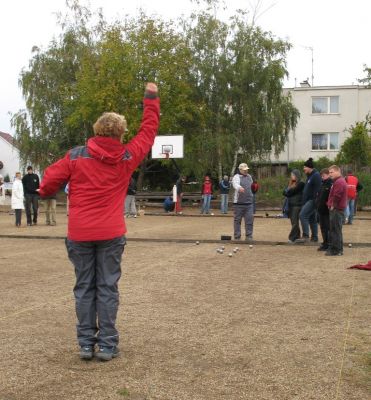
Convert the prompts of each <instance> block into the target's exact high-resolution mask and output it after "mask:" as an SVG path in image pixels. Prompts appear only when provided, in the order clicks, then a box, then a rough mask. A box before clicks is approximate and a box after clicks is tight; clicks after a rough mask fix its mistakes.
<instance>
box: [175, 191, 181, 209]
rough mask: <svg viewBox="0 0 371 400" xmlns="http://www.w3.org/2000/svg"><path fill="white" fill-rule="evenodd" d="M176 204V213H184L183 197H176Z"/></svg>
mask: <svg viewBox="0 0 371 400" xmlns="http://www.w3.org/2000/svg"><path fill="white" fill-rule="evenodd" d="M176 200H177V201H176V203H175V212H176V213H179V212H181V211H182V196H180V195H178V196H177V197H176Z"/></svg>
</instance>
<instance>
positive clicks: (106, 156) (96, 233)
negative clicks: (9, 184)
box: [39, 83, 160, 361]
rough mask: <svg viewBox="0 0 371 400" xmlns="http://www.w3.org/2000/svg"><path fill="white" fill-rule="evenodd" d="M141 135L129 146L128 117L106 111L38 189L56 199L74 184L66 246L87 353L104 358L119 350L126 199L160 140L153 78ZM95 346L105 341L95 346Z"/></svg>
mask: <svg viewBox="0 0 371 400" xmlns="http://www.w3.org/2000/svg"><path fill="white" fill-rule="evenodd" d="M143 103H144V111H143V118H142V123H141V126H140V129H139V132H138V134H137V135H136V136H135V137H134V138H133V139H132V140H131V141H130V142H129V143H128V144H122V143H121V138H122V136H123V135H124V133H125V130H126V120H125V118H124V116H122V115H119V114H116V113H112V112H109V113H104V114H103V115H102V116H101V117H100V118H98V120H97V122H96V123H95V124H94V133H95V136H94V137H92V138H90V139H89V140H88V142H87V145H86V146H79V147H75V148H73V149H72V150H70V151H68V152H67V154H66V156H65V157H64V158H62V159H61V160H59V161H57V162H56V163H55V164H53V165H51V166H50V167H48V168H47V169H46V171H45V174H44V178H43V180H42V182H41V186H40V189H39V193H40V195H41V196H49V195H51V194H53V193H55V192H56V191H57V190H58V188H59V187H60V186H61V185H62V184H63V183H64V182H68V183H69V193H68V194H69V219H68V235H67V239H66V247H67V252H68V256H69V259H70V260H71V262H72V264H73V265H74V267H75V274H76V284H75V287H74V295H75V300H76V315H77V319H78V323H77V338H78V342H79V345H80V357H81V358H82V359H86V360H90V359H92V358H93V356H94V354H95V356H96V357H97V358H98V359H100V360H103V361H108V360H111V359H112V358H114V357H117V355H118V354H119V350H118V347H117V346H118V342H119V333H118V331H117V329H116V315H117V311H118V305H119V292H118V281H119V279H120V276H121V257H122V253H123V251H124V247H125V243H126V240H125V233H126V226H125V220H124V200H125V195H126V192H127V189H128V185H129V181H130V177H131V175H132V173H133V172H134V170H135V169H136V168H137V166H138V165H139V164H140V162H141V161H142V160H143V159H144V157H145V156H146V154H147V153H148V152H149V150H150V149H151V146H152V145H153V142H154V139H155V136H156V133H157V129H158V126H159V115H160V103H159V99H158V98H157V86H156V85H155V84H154V83H148V84H147V86H146V90H145V95H144V100H143ZM95 345H98V350H97V351H96V349H95Z"/></svg>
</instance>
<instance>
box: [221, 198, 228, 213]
mask: <svg viewBox="0 0 371 400" xmlns="http://www.w3.org/2000/svg"><path fill="white" fill-rule="evenodd" d="M220 212H221V213H222V214H227V212H228V194H225V193H222V194H221V195H220Z"/></svg>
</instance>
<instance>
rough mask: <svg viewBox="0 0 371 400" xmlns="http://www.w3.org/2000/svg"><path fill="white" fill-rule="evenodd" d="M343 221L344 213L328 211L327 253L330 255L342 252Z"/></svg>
mask: <svg viewBox="0 0 371 400" xmlns="http://www.w3.org/2000/svg"><path fill="white" fill-rule="evenodd" d="M343 220H344V211H341V210H336V209H335V210H330V245H329V248H328V251H329V252H330V253H332V254H340V253H342V252H343Z"/></svg>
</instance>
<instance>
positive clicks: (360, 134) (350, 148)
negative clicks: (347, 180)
mask: <svg viewBox="0 0 371 400" xmlns="http://www.w3.org/2000/svg"><path fill="white" fill-rule="evenodd" d="M348 132H349V133H350V137H348V138H347V139H346V140H345V141H344V143H343V144H342V146H341V149H340V152H339V154H338V155H337V157H336V160H335V161H336V162H337V163H339V164H351V165H352V166H353V168H354V170H355V171H359V170H360V169H361V167H364V166H370V165H371V137H370V133H371V117H370V116H369V115H367V116H366V119H365V121H361V122H356V124H355V125H352V126H351V127H350V128H349V129H348Z"/></svg>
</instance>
